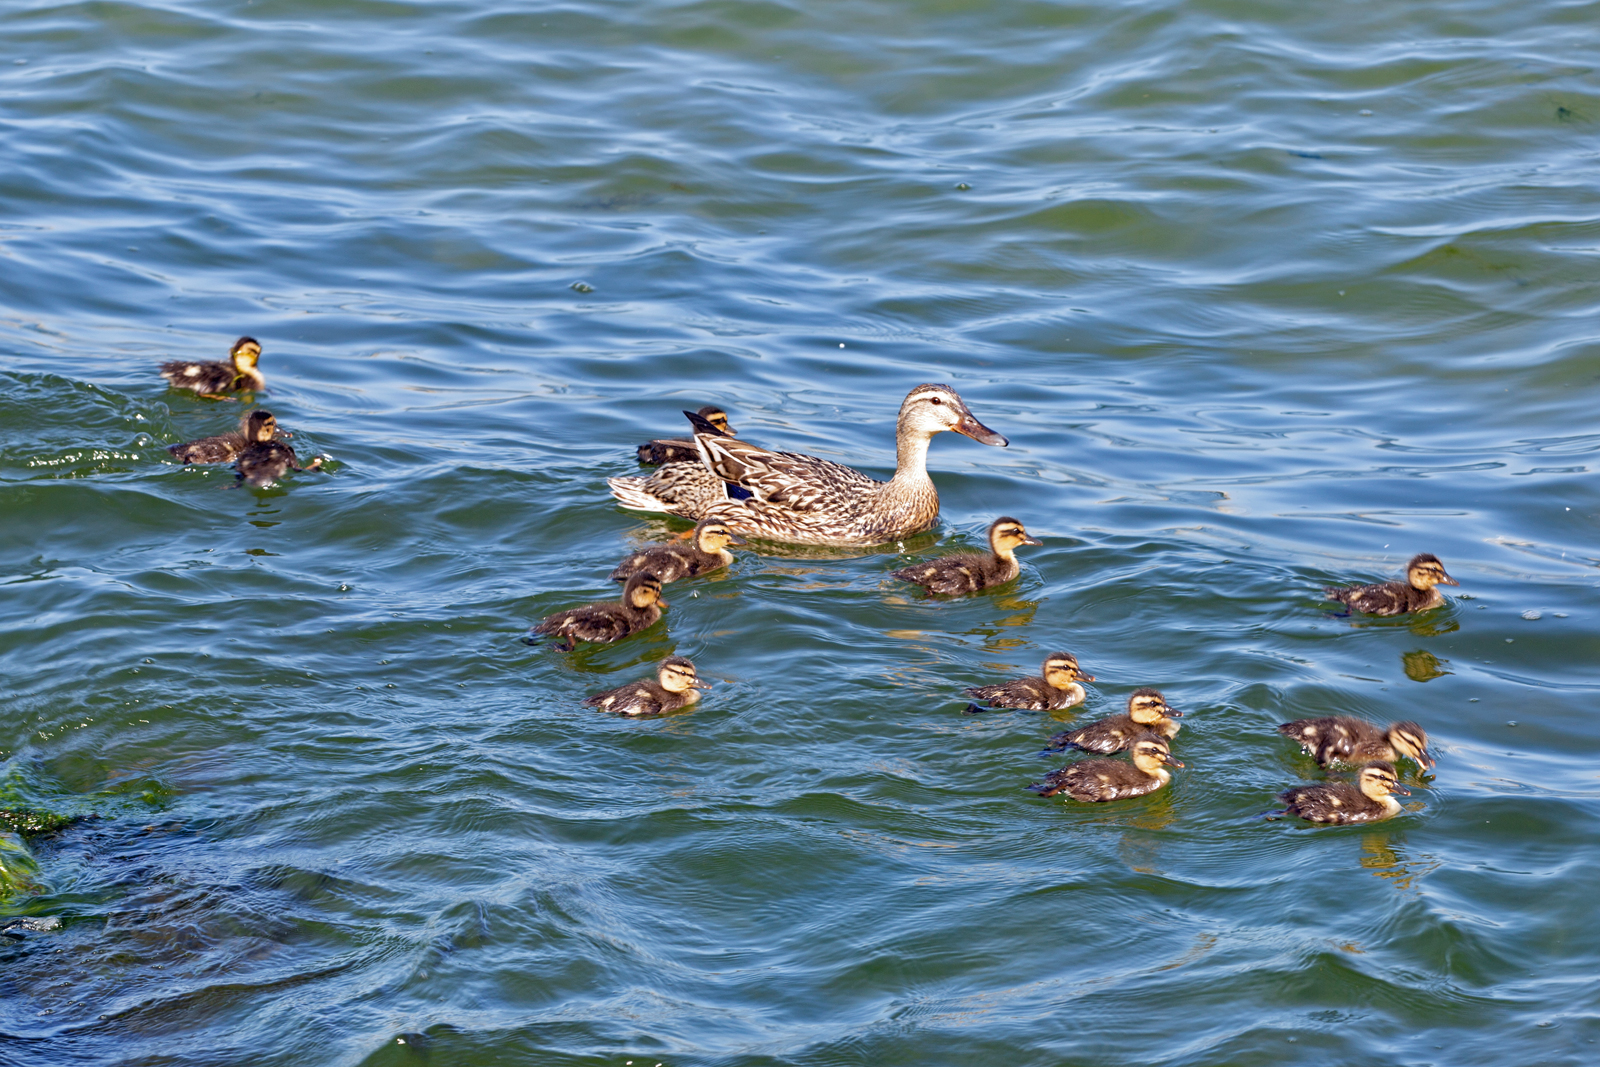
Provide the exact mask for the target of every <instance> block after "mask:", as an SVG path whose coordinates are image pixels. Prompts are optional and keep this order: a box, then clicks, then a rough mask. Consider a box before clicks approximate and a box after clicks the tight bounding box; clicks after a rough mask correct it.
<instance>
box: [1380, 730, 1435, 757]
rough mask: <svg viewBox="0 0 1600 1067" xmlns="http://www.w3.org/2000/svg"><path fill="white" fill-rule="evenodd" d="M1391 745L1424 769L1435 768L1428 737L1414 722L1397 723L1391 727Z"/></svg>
mask: <svg viewBox="0 0 1600 1067" xmlns="http://www.w3.org/2000/svg"><path fill="white" fill-rule="evenodd" d="M1389 744H1391V745H1393V746H1394V750H1395V751H1396V752H1398V753H1400V755H1402V756H1408V757H1410V758H1411V759H1414V760H1416V761H1417V763H1418V764H1420V765H1421V766H1423V767H1432V766H1433V757H1432V756H1430V755H1428V735H1427V733H1426V732H1425V731H1424V730H1423V729H1422V727H1420V726H1418V725H1417V724H1416V723H1414V722H1397V723H1395V724H1394V725H1393V726H1391V727H1389Z"/></svg>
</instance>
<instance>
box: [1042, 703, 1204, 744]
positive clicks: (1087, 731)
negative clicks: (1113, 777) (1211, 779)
mask: <svg viewBox="0 0 1600 1067" xmlns="http://www.w3.org/2000/svg"><path fill="white" fill-rule="evenodd" d="M1181 718H1183V712H1181V711H1179V710H1178V709H1176V708H1174V707H1172V705H1170V704H1168V703H1167V700H1166V698H1165V697H1163V696H1162V695H1161V694H1160V692H1158V691H1157V690H1154V689H1135V690H1134V691H1133V693H1132V695H1130V696H1129V697H1128V712H1127V714H1126V715H1112V716H1111V717H1110V718H1106V719H1101V720H1099V721H1098V722H1091V723H1089V724H1088V725H1087V726H1082V727H1079V728H1078V729H1076V730H1067V731H1064V732H1062V733H1059V734H1056V735H1055V736H1054V737H1052V738H1051V739H1050V740H1049V741H1047V742H1046V743H1045V748H1047V749H1049V750H1050V751H1051V752H1059V751H1060V750H1062V749H1064V748H1081V749H1083V750H1084V751H1085V752H1105V753H1110V752H1121V751H1122V750H1123V749H1125V748H1127V747H1128V746H1129V745H1131V744H1133V742H1134V741H1135V740H1136V739H1137V738H1139V737H1141V736H1143V735H1144V734H1147V733H1150V734H1155V735H1157V736H1158V737H1164V738H1167V739H1168V740H1170V739H1172V738H1174V737H1177V736H1178V731H1179V730H1180V729H1182V727H1181V726H1180V725H1179V724H1178V723H1175V722H1173V721H1172V720H1174V719H1181Z"/></svg>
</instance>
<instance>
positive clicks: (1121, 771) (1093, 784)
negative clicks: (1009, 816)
mask: <svg viewBox="0 0 1600 1067" xmlns="http://www.w3.org/2000/svg"><path fill="white" fill-rule="evenodd" d="M1162 764H1166V765H1167V767H1182V766H1183V764H1181V763H1179V762H1178V761H1177V760H1175V759H1173V758H1172V750H1171V748H1169V747H1168V746H1167V739H1166V738H1164V737H1160V736H1158V735H1156V734H1143V735H1141V736H1140V737H1139V738H1137V739H1136V740H1135V741H1134V742H1133V762H1132V763H1125V762H1123V761H1122V760H1119V759H1086V760H1079V761H1078V762H1077V763H1069V764H1067V765H1066V766H1065V767H1062V768H1061V769H1060V770H1056V771H1051V772H1050V773H1049V774H1047V775H1046V776H1045V779H1044V781H1042V782H1035V783H1034V784H1033V785H1030V786H1029V787H1028V788H1029V789H1032V790H1033V791H1034V792H1035V793H1038V794H1039V795H1040V796H1042V797H1053V796H1055V795H1056V794H1057V793H1066V794H1067V795H1068V796H1069V797H1071V798H1072V799H1073V800H1082V801H1084V802H1085V803H1093V802H1096V801H1102V800H1122V799H1124V798H1126V797H1142V796H1144V795H1145V794H1146V793H1154V792H1155V791H1156V790H1157V789H1160V788H1161V787H1162V786H1164V785H1166V784H1167V783H1168V782H1170V781H1171V780H1172V772H1171V771H1169V770H1167V767H1163V766H1162Z"/></svg>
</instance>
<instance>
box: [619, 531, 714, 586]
mask: <svg viewBox="0 0 1600 1067" xmlns="http://www.w3.org/2000/svg"><path fill="white" fill-rule="evenodd" d="M744 543H745V542H744V538H742V537H737V536H735V535H734V532H733V531H732V530H730V529H728V527H727V524H726V523H722V522H718V521H717V520H715V519H701V520H700V522H699V523H698V524H697V525H696V526H695V528H694V531H693V533H692V534H691V535H690V538H689V540H688V541H687V542H676V543H672V544H665V545H653V546H651V547H650V548H646V549H641V550H640V551H638V552H635V553H633V554H632V555H630V556H629V557H628V558H627V559H624V560H623V561H622V562H621V563H619V564H617V569H616V570H614V571H612V572H611V580H612V581H614V582H625V581H627V580H628V579H629V578H631V577H633V576H634V575H635V574H637V573H639V572H640V571H649V572H650V573H651V574H654V575H655V576H656V577H657V578H659V579H660V580H661V583H662V584H663V585H665V584H667V583H668V582H675V581H677V580H678V579H679V578H693V577H695V576H697V575H701V574H709V573H711V572H712V571H718V570H721V569H722V568H724V567H726V566H727V565H728V564H730V563H732V562H733V553H732V552H729V551H728V546H729V545H742V544H744Z"/></svg>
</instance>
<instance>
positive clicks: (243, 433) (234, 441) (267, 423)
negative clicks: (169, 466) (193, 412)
mask: <svg viewBox="0 0 1600 1067" xmlns="http://www.w3.org/2000/svg"><path fill="white" fill-rule="evenodd" d="M277 436H278V420H277V419H276V418H274V417H273V414H272V412H270V411H264V410H262V409H260V408H257V409H256V410H255V411H252V412H250V413H249V414H248V415H246V416H245V417H244V418H242V419H240V420H239V428H238V429H237V430H234V431H232V432H230V433H223V434H218V435H217V436H215V437H202V438H200V440H198V441H185V442H184V443H183V444H181V445H171V446H169V447H168V448H167V451H168V452H171V453H172V454H173V456H175V457H176V458H178V459H181V460H183V462H184V463H186V464H187V463H226V462H228V461H229V460H230V459H233V458H234V457H235V456H237V455H238V454H239V453H241V452H243V451H244V450H245V449H247V448H249V447H250V446H251V445H253V444H256V443H258V442H261V441H271V440H272V439H274V438H275V437H277Z"/></svg>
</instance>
